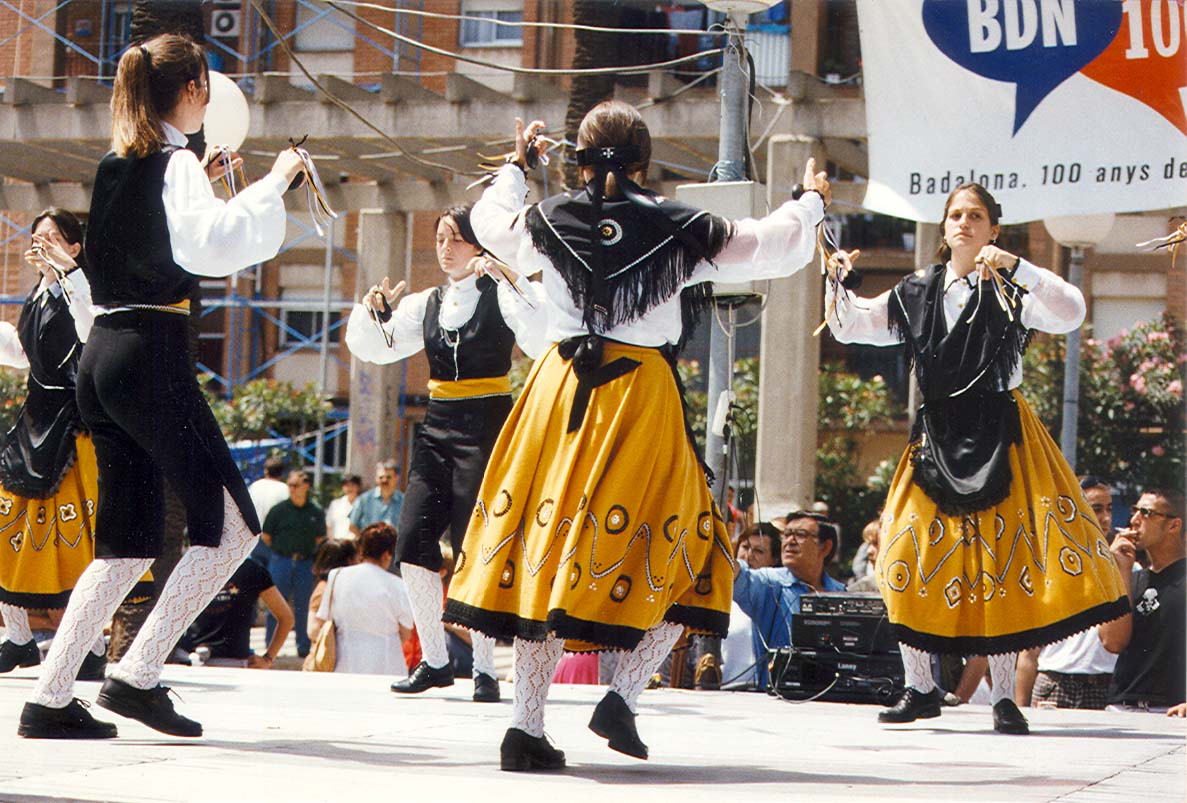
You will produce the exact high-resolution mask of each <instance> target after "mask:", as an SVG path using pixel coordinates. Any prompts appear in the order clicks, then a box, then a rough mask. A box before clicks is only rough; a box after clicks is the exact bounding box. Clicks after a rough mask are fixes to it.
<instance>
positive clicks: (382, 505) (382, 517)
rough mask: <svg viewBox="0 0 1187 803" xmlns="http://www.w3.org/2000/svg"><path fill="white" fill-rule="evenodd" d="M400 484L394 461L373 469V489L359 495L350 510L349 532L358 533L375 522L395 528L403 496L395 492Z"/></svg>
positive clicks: (398, 471)
mask: <svg viewBox="0 0 1187 803" xmlns="http://www.w3.org/2000/svg"><path fill="white" fill-rule="evenodd" d="M399 482H400V467H399V465H398V464H397V463H396V461H395V460H386V461H384V462H382V463H380V464H379V465H377V466H376V467H375V487H374V488H372V489H371V490H369V491H367V492H366V493H364V494H359V495H358V497H357V498H356V499H355V500H354V505H352V506H351V508H350V531H351V532H352V533H354V535H355V536H356V537H357V536H358V534H359V533H361V532H362V531H363V530H365V529H366V528H367V527H369V526H370V525H372V524H374V523H375V522H377V521H382V522H385V523H387V524H390V525H391V526H393V527H395V526H396V525H397V524H398V523H399V521H400V508H401V507H403V506H404V494H402V493H401V492H400V491H398V490H396V486H397V485H399Z"/></svg>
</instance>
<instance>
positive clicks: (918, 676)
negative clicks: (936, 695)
mask: <svg viewBox="0 0 1187 803" xmlns="http://www.w3.org/2000/svg"><path fill="white" fill-rule="evenodd" d="M898 648H899V652H901V653H902V656H903V674H904V675H905V676H906V683H907V685H908V686H909V687H911V688H912V689H914V690H915V691H919V692H923V693H924V694H927V693H928V692H930V691H931V690H932V689H934V688H935V687H936V681H935V678H934V677H932V674H931V653H930V652H924V651H923V650H918V649H916V648H914V647H910V646H908V645H906V644H902V643H900V644H899V645H898Z"/></svg>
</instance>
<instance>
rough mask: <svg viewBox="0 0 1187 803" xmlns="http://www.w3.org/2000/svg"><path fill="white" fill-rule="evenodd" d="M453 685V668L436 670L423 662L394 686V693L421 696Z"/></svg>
mask: <svg viewBox="0 0 1187 803" xmlns="http://www.w3.org/2000/svg"><path fill="white" fill-rule="evenodd" d="M452 685H453V667H452V666H450V665H449V664H446V665H445V666H438V667H435V668H434V667H431V666H429V665H428V663H427V662H425V661H421V662H420V663H419V664H417V665H416V668H415V669H413V670H412V674H410V675H409V676H408V677H406V678H403V679H401V680H397V681H396V682H395V683H393V684H392V691H394V692H395V693H396V694H420V693H421V692H422V691H428V690H429V689H435V688H445V687H446V686H452ZM475 699H477V688H475Z"/></svg>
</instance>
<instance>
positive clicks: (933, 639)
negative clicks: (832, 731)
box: [891, 596, 1130, 655]
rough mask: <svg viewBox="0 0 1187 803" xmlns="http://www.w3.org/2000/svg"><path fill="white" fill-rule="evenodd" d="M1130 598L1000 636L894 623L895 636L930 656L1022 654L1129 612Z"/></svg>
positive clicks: (1104, 603)
mask: <svg viewBox="0 0 1187 803" xmlns="http://www.w3.org/2000/svg"><path fill="white" fill-rule="evenodd" d="M1129 611H1130V608H1129V597H1128V596H1123V597H1120V598H1119V599H1116V600H1114V601H1112V602H1103V603H1101V604H1100V605H1097V606H1096V607H1094V608H1089V609H1088V610H1086V611H1081V612H1080V613H1078V614H1076V615H1075V616H1072V617H1069V618H1067V619H1064V620H1062V621H1059V622H1055V623H1054V624H1051V625H1047V626H1046V627H1036V628H1032V629H1030V630H1022V631H1019V632H1017V633H1009V634H1006V635H1003V636H955V637H949V636H937V635H935V634H934V633H920V632H919V631H917V630H912V629H911V628H909V627H906V626H905V625H899V624H893V625H891V628H892V630H893V632H894V637H895V638H896V639H897V640H898V641H899V642H901V643H903V644H906V645H908V646H911V647H914V648H915V649H917V650H923V651H924V652H932V653H945V652H946V653H956V654H958V655H1001V654H1002V653H1009V652H1022V651H1023V650H1029V649H1031V648H1032V647H1043V646H1046V645H1047V644H1054V643H1055V642H1057V641H1062V640H1063V639H1065V638H1067V637H1068V636H1074V635H1075V634H1077V633H1080V632H1082V631H1084V630H1087V629H1089V628H1090V627H1095V626H1096V625H1099V624H1103V623H1105V622H1111V621H1112V620H1114V619H1118V618H1120V617H1122V616H1124V615H1125V614H1127V613H1129Z"/></svg>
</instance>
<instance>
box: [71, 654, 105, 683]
mask: <svg viewBox="0 0 1187 803" xmlns="http://www.w3.org/2000/svg"><path fill="white" fill-rule="evenodd" d="M75 678H76V679H77V680H106V679H107V656H106V655H95V653H93V652H88V653H87V657H86V658H83V659H82V666H80V667H79V668H78V674H77V675H76V676H75Z"/></svg>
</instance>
